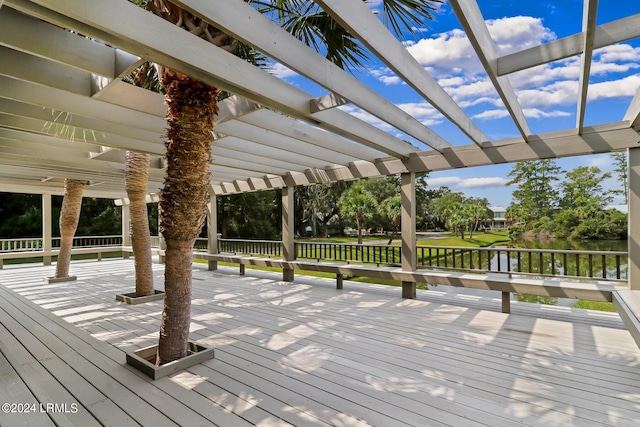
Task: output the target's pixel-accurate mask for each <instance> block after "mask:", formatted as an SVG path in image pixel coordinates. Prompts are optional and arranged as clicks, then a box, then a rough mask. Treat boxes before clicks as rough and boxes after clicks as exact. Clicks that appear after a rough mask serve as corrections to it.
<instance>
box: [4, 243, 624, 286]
mask: <svg viewBox="0 0 640 427" xmlns="http://www.w3.org/2000/svg"><path fill="white" fill-rule="evenodd" d="M151 242H152V246H154V247H158V244H159V240H158V237H157V236H152V240H151ZM118 245H122V236H119V235H112V236H77V237H75V238H74V240H73V247H74V248H90V247H102V246H118ZM295 246H296V255H297V258H298V259H313V260H316V261H342V262H347V263H365V264H373V265H377V266H381V265H386V266H397V265H400V262H401V254H402V252H401V251H402V248H401V247H400V246H391V245H357V244H349V243H323V242H301V241H298V242H296V243H295ZM59 247H60V238H59V237H56V238H53V239H52V248H53V249H57V248H59ZM218 247H219V250H220V252H231V253H235V254H243V255H258V256H267V257H281V256H282V253H283V248H282V242H281V241H277V240H244V239H218ZM194 249H198V250H206V249H207V239H206V238H198V239H196V243H195V245H194ZM42 250H43V246H42V239H41V238H24V239H0V253H3V252H5V253H6V252H31V251H42ZM417 261H418V262H417V264H418V267H419V268H435V269H438V270H455V271H473V272H501V273H516V274H525V275H535V276H543V277H546V276H550V277H557V276H561V277H576V278H579V277H589V278H594V279H597V278H601V279H605V280H626V278H627V263H628V257H627V252H621V251H616V252H614V251H574V250H550V249H520V248H509V247H490V248H467V247H456V246H418V247H417Z"/></svg>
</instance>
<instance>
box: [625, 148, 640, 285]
mask: <svg viewBox="0 0 640 427" xmlns="http://www.w3.org/2000/svg"><path fill="white" fill-rule="evenodd" d="M627 168H628V171H627V172H628V177H627V178H628V182H629V209H628V214H627V217H628V228H627V230H628V231H627V233H628V236H627V242H628V243H627V244H628V252H629V266H628V270H627V278H628V281H629V288H630V289H634V290H640V221H638V220H637V218H635V215H636V214H638V213H640V147H639V148H629V149H628V150H627Z"/></svg>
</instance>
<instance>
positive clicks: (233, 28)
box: [175, 0, 451, 151]
mask: <svg viewBox="0 0 640 427" xmlns="http://www.w3.org/2000/svg"><path fill="white" fill-rule="evenodd" d="M175 3H177V4H178V5H180V6H182V7H184V8H185V9H187V10H189V11H190V12H192V13H195V14H197V15H199V16H202V17H203V18H204V19H205V20H206V21H208V22H211V23H213V24H214V25H215V26H216V27H218V28H220V29H222V30H223V31H225V32H226V33H227V34H231V35H232V36H233V37H235V38H237V39H239V40H242V41H243V42H245V43H247V44H249V45H251V46H254V47H255V48H256V49H258V50H259V51H262V52H263V53H265V54H266V55H268V56H270V57H272V58H274V59H276V60H277V61H279V62H281V63H282V64H284V65H286V66H287V67H289V68H290V69H292V70H294V71H296V72H298V73H300V74H302V75H304V76H306V77H307V78H309V79H311V80H312V81H314V82H316V83H317V84H319V85H320V86H322V87H324V88H326V89H328V90H329V91H331V92H332V93H334V94H336V95H338V96H340V97H343V98H345V99H348V100H349V101H351V103H353V104H355V105H357V106H358V107H360V108H362V109H363V110H365V111H367V112H369V113H371V114H373V115H374V116H376V117H378V118H379V119H380V120H383V121H385V122H387V123H389V124H391V125H392V126H394V127H395V128H396V129H398V130H400V131H402V132H404V133H406V134H407V135H411V136H413V137H414V138H416V139H417V140H418V141H421V142H422V143H423V144H425V145H427V146H429V147H431V148H434V149H436V150H438V151H441V150H443V149H445V148H448V147H451V143H449V142H448V141H446V140H445V139H443V138H442V137H441V136H439V135H438V134H436V133H435V132H433V131H432V130H431V129H429V128H428V127H426V126H424V125H423V124H422V123H420V122H419V121H417V120H416V119H415V118H413V117H412V116H411V115H409V114H408V113H406V112H404V111H403V110H402V109H400V108H399V107H398V106H396V105H395V104H393V103H391V102H390V101H389V100H387V99H386V98H384V97H382V96H381V95H379V94H377V93H376V92H374V91H373V90H371V89H370V88H369V87H368V86H366V85H364V84H363V83H362V82H360V81H359V80H358V79H356V78H355V77H354V76H353V75H351V74H349V73H347V72H346V71H344V70H342V69H341V68H340V67H338V66H337V65H335V64H333V63H332V62H331V61H329V60H328V59H326V58H324V57H323V56H322V55H320V54H319V53H317V52H315V51H314V50H312V49H310V48H309V47H308V46H306V45H305V44H304V43H302V42H301V41H299V40H298V39H296V38H295V37H294V36H292V35H291V34H289V33H288V32H287V31H286V30H284V29H283V28H282V27H281V26H279V25H278V24H276V23H275V22H273V21H271V20H270V19H268V18H267V17H266V16H264V15H263V14H262V13H260V12H259V11H257V10H255V9H254V8H253V7H251V6H250V5H248V4H247V3H246V2H245V1H243V0H175ZM367 13H370V12H369V11H367ZM247 19H249V20H250V21H251V25H249V26H247V24H246V23H247ZM265 33H266V34H269V37H268V38H265V37H264V34H265ZM310 101H313V100H310Z"/></svg>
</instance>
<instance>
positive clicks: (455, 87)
mask: <svg viewBox="0 0 640 427" xmlns="http://www.w3.org/2000/svg"><path fill="white" fill-rule="evenodd" d="M380 2H381V1H380V0H374V1H372V2H371V7H372V8H375V7H376V6H377V4H379V3H380ZM478 4H479V7H480V10H481V11H482V14H483V17H484V19H485V21H486V22H487V24H488V27H489V31H490V33H491V35H492V38H493V40H494V43H495V44H496V46H497V49H498V52H499V55H504V54H508V53H510V52H514V51H519V50H522V49H525V48H528V47H532V46H537V45H539V44H541V43H545V42H548V41H551V40H554V39H558V38H562V37H565V36H568V35H571V34H574V33H576V32H579V31H580V30H581V25H582V7H583V2H582V0H579V1H578V0H555V1H520V0H518V1H500V0H498V1H495V0H493V1H486V0H479V2H478ZM635 13H640V1H635V0H634V1H631V2H624V6H622V5H621V3H620V2H613V1H600V2H599V10H598V18H597V24H598V25H601V24H603V23H606V22H610V21H612V20H615V19H620V18H622V17H624V16H629V15H632V14H635ZM426 24H427V25H428V27H425V28H420V29H418V32H417V34H416V35H415V36H410V37H409V38H408V39H407V40H406V42H405V44H406V46H407V49H408V50H409V52H410V53H411V54H412V55H413V56H414V57H415V58H416V59H417V60H418V61H419V62H420V63H421V64H422V65H423V66H424V67H425V68H427V69H428V70H429V71H430V72H431V74H432V76H433V77H434V78H435V79H436V80H437V81H438V82H439V83H440V85H441V86H443V87H444V88H445V90H446V91H447V92H448V93H449V94H450V95H451V96H452V97H453V98H454V99H455V100H456V101H457V102H458V103H459V104H460V105H461V107H462V108H463V109H464V111H465V112H466V113H467V114H468V115H469V116H470V117H471V118H472V119H473V121H474V122H475V123H476V124H477V125H478V126H479V127H480V129H481V130H482V131H483V132H484V133H485V134H486V135H487V136H488V137H489V138H491V139H504V138H509V137H514V136H518V131H517V129H516V127H515V126H514V125H513V123H512V121H511V119H510V118H509V117H508V114H507V112H506V109H505V108H504V106H503V104H502V102H501V101H500V99H499V97H498V95H497V94H496V93H495V91H494V90H493V88H492V86H491V84H490V83H489V81H488V78H487V76H486V74H485V73H484V71H483V69H482V66H481V64H480V62H479V61H478V60H477V59H476V58H475V55H474V54H473V49H472V48H471V45H470V44H469V42H468V40H467V38H466V36H465V34H464V32H463V31H462V29H461V26H460V24H459V23H458V20H457V18H456V16H455V13H453V11H452V10H451V7H450V6H449V5H448V4H446V3H445V4H444V5H442V6H441V7H440V8H439V10H438V11H437V12H436V13H435V20H433V21H428V22H426ZM579 69H580V57H579V56H576V57H572V58H567V59H564V60H560V61H556V62H553V63H550V64H544V65H541V66H538V67H535V68H532V69H529V70H523V71H520V72H516V73H513V74H511V75H510V76H509V79H510V80H511V84H512V86H513V87H514V89H515V91H516V95H517V96H518V99H519V101H520V104H521V105H522V108H523V110H524V113H525V116H526V117H527V121H528V123H529V127H530V128H531V131H532V133H534V134H537V133H546V132H553V131H557V130H563V129H568V128H573V127H574V126H575V121H576V101H577V93H578V78H579ZM278 75H279V76H280V77H281V78H283V79H285V80H287V81H289V82H291V83H293V84H296V85H299V86H300V87H303V88H304V89H305V90H307V91H309V92H310V93H312V94H314V95H317V96H321V95H324V94H326V93H327V92H326V90H325V89H323V88H320V87H317V86H315V85H313V84H311V83H308V82H307V81H306V80H304V79H303V78H301V77H300V76H297V75H296V74H295V73H293V72H291V71H289V70H285V69H279V70H278ZM356 76H357V77H358V78H359V79H360V80H362V81H363V82H365V83H366V84H367V85H369V86H370V87H372V88H374V89H375V90H376V91H378V92H380V93H382V94H383V95H385V96H386V97H387V98H388V99H390V100H391V101H393V102H394V103H396V104H397V105H399V106H400V107H401V108H402V109H404V110H405V111H407V112H409V113H410V114H412V115H413V116H414V117H416V118H417V119H418V120H420V121H421V122H423V123H424V124H425V125H427V126H429V127H430V128H431V129H432V130H433V131H435V132H436V133H438V134H440V135H441V136H443V137H444V138H445V139H447V140H448V141H450V142H451V143H452V144H453V145H465V144H470V143H471V142H470V141H469V139H468V138H467V137H466V136H465V135H464V134H463V133H462V132H460V131H459V130H458V129H457V128H456V127H455V126H453V125H451V124H450V123H449V122H448V121H447V120H446V119H445V118H444V117H443V116H442V115H441V114H440V113H439V112H437V111H436V110H435V109H434V108H433V107H431V105H429V103H428V102H426V101H425V100H424V99H422V98H421V97H420V96H419V95H417V94H416V93H415V92H414V91H413V90H412V89H411V88H409V87H408V86H406V85H404V84H401V83H400V82H399V79H398V78H397V77H396V76H395V75H394V74H393V72H391V71H390V70H389V69H388V68H387V67H386V66H384V64H381V63H371V65H370V67H369V68H368V69H367V70H362V71H359V72H357V73H356ZM590 82H591V83H592V86H591V87H590V88H589V93H588V103H587V109H586V115H585V125H586V126H591V125H597V124H602V123H607V122H612V121H620V120H622V117H623V116H624V113H625V111H626V109H627V107H628V105H629V102H630V101H631V99H632V97H633V95H634V94H635V92H636V91H637V90H638V88H639V87H640V41H639V40H631V41H628V42H624V43H621V44H618V45H613V46H608V47H605V48H602V49H599V50H597V51H595V52H594V55H593V62H592V66H591V77H590ZM594 83H595V84H594ZM342 108H343V109H345V110H346V111H349V112H350V113H352V114H354V115H356V116H358V117H360V118H362V119H363V120H366V121H367V122H370V123H373V124H375V125H377V126H379V127H380V128H382V129H384V130H386V131H388V132H390V133H391V134H393V135H397V136H399V137H401V138H403V139H407V140H409V141H412V143H414V145H416V146H418V147H419V148H421V149H427V147H425V146H423V145H421V144H420V143H417V142H415V141H414V140H413V139H412V138H410V137H407V136H406V135H404V134H402V133H399V132H398V131H397V130H395V129H393V128H391V127H389V126H388V125H386V124H384V123H381V122H380V121H379V120H378V119H376V118H375V117H373V116H371V115H369V114H368V113H366V112H363V111H361V110H360V109H358V108H357V107H354V106H349V105H347V106H345V107H342ZM557 164H558V165H559V166H561V167H562V168H563V169H565V170H572V169H574V168H575V167H577V166H581V165H586V166H598V167H599V168H600V169H602V171H603V172H609V171H611V169H612V162H611V160H610V157H609V156H608V155H594V156H584V157H574V158H569V159H559V160H557ZM513 166H514V165H513V164H507V165H496V166H485V167H476V168H467V169H459V170H452V171H443V172H432V173H431V174H430V175H429V181H428V182H429V185H431V186H433V187H439V186H441V185H446V186H448V187H449V188H451V189H452V190H454V191H461V192H463V193H464V194H465V195H467V196H473V197H486V198H487V199H488V200H489V202H490V203H491V204H493V205H502V206H505V207H506V206H508V205H509V203H510V202H511V192H512V190H513V188H512V187H510V186H506V185H505V184H506V182H507V181H508V180H509V178H508V176H507V175H508V173H509V172H510V171H511V170H512V168H513ZM606 185H607V186H608V187H611V188H619V186H620V184H619V183H618V182H617V181H616V180H615V179H611V180H609V181H608V182H607V183H606ZM616 202H617V203H619V202H621V199H616Z"/></svg>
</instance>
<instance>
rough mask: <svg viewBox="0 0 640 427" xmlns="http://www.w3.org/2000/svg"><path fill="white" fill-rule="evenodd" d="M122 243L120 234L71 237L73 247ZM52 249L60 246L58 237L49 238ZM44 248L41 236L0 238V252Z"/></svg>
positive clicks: (117, 244)
mask: <svg viewBox="0 0 640 427" xmlns="http://www.w3.org/2000/svg"><path fill="white" fill-rule="evenodd" d="M119 245H122V236H119V235H113V236H77V237H74V238H73V247H74V248H93V247H100V246H119ZM51 247H52V249H55V248H59V247H60V237H54V238H52V239H51ZM43 249H44V243H43V239H42V238H41V237H27V238H22V239H0V253H2V252H32V251H41V250H43Z"/></svg>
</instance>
